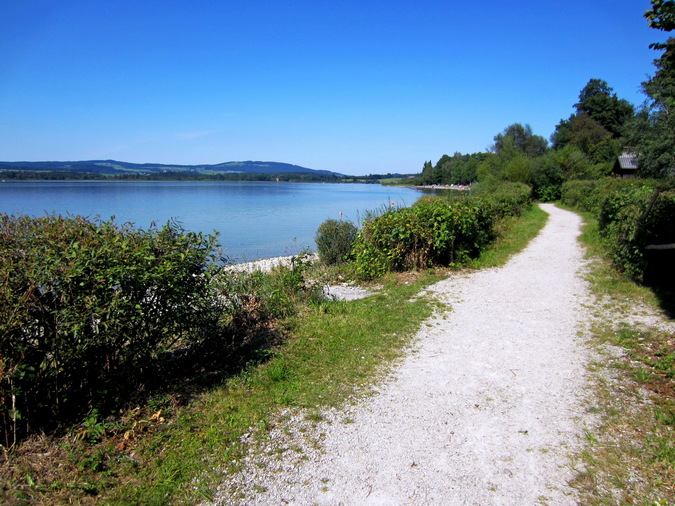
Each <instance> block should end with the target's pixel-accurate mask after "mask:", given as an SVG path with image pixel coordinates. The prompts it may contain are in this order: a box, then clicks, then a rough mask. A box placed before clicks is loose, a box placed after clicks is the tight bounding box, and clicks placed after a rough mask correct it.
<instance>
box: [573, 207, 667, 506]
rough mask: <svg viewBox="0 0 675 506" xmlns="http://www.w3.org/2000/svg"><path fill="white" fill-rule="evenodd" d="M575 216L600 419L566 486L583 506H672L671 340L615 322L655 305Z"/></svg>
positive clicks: (590, 225)
mask: <svg viewBox="0 0 675 506" xmlns="http://www.w3.org/2000/svg"><path fill="white" fill-rule="evenodd" d="M582 216H583V218H584V221H585V226H584V230H583V234H582V236H581V241H582V243H583V244H584V245H585V246H586V249H587V255H588V257H589V258H590V259H591V260H592V263H591V268H590V270H589V272H588V275H587V279H588V280H589V282H590V286H591V290H592V291H593V294H594V295H595V296H596V298H597V301H598V302H599V303H600V304H599V305H597V306H596V307H595V312H596V321H595V323H594V325H593V327H592V331H591V335H590V343H591V345H593V346H594V347H595V348H596V350H598V352H599V353H600V355H599V359H597V360H596V361H595V362H594V363H593V364H592V366H591V368H590V370H591V371H592V372H591V374H592V379H593V382H594V392H593V395H594V401H593V403H592V405H590V406H589V407H588V408H587V409H588V411H589V412H592V413H596V414H598V415H599V417H600V420H599V425H598V426H597V427H595V428H594V429H593V436H594V437H593V439H592V440H590V439H589V440H588V444H587V445H586V448H585V449H584V451H583V452H581V453H580V454H579V455H578V456H577V457H578V459H579V461H580V462H581V464H582V466H581V469H583V470H581V471H580V472H579V473H578V475H577V477H576V478H575V480H574V481H573V483H572V484H573V486H575V487H576V488H577V490H578V491H579V493H580V494H581V502H582V503H583V504H597V505H605V504H653V505H660V504H664V505H665V504H675V425H674V424H673V422H674V421H675V395H674V394H675V368H674V365H673V364H674V363H675V339H674V338H673V335H672V333H668V332H666V331H663V330H660V329H659V328H656V327H652V326H650V325H646V324H639V323H630V322H625V321H624V322H622V321H621V320H623V319H625V317H626V316H638V317H639V316H640V315H641V314H642V313H644V312H645V311H647V310H649V311H650V312H653V313H658V310H659V303H660V302H662V299H660V298H659V297H657V295H656V294H655V293H654V292H653V291H652V290H651V289H650V288H649V287H647V286H642V285H638V284H636V283H634V282H633V281H631V280H630V279H628V278H627V277H625V276H623V275H621V274H620V273H619V272H617V271H616V269H614V268H613V267H612V266H611V264H610V262H609V261H608V260H607V259H606V256H605V250H604V248H603V245H602V241H601V239H600V236H599V235H598V231H597V223H596V221H595V219H594V218H593V217H592V216H590V215H588V214H582ZM606 345H610V346H614V347H619V348H620V349H622V350H623V354H622V355H617V354H616V353H608V352H607V351H605V346H606Z"/></svg>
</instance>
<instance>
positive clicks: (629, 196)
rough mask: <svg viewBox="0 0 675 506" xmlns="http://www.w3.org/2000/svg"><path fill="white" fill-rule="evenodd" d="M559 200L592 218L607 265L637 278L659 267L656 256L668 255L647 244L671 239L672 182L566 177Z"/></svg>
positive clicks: (674, 222)
mask: <svg viewBox="0 0 675 506" xmlns="http://www.w3.org/2000/svg"><path fill="white" fill-rule="evenodd" d="M562 202H563V203H564V204H567V205H570V206H574V207H576V208H578V209H581V210H583V211H588V212H591V213H592V214H593V215H594V216H596V217H597V219H598V231H599V233H600V236H601V237H602V239H603V241H604V243H605V245H606V247H607V248H608V251H609V254H610V256H611V258H612V261H613V263H614V264H615V266H616V267H617V268H618V269H620V270H621V271H623V272H626V273H627V274H628V275H630V276H631V277H632V278H634V279H635V280H637V281H643V280H644V279H645V276H646V274H647V273H650V272H654V271H655V270H658V269H660V268H661V266H660V265H658V264H660V263H661V257H662V256H664V255H668V253H658V251H659V250H649V249H647V247H648V246H649V245H654V244H657V245H663V244H672V243H675V219H673V218H674V217H675V185H674V184H673V182H672V181H658V182H657V181H652V180H643V179H616V178H607V179H603V180H595V181H570V182H567V183H565V184H564V185H563V195H562ZM651 251H653V252H651ZM654 273H655V275H657V276H659V275H660V274H659V273H657V272H654ZM661 274H668V272H667V271H666V272H662V273H661Z"/></svg>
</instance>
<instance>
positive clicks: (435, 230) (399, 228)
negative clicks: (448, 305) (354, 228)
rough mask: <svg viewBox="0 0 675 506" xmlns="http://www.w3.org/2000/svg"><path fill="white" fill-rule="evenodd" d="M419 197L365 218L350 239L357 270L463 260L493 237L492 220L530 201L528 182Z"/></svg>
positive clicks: (372, 273) (372, 272)
mask: <svg viewBox="0 0 675 506" xmlns="http://www.w3.org/2000/svg"><path fill="white" fill-rule="evenodd" d="M487 195H488V194H487V193H485V195H484V196H471V197H465V198H459V199H452V200H450V199H443V198H423V199H421V200H419V201H418V202H417V203H415V204H414V205H413V206H411V207H408V208H402V209H395V210H391V211H389V212H385V213H384V214H382V215H380V216H376V217H372V218H370V219H368V220H366V221H365V223H364V224H363V228H362V229H361V230H360V231H359V234H358V237H357V239H356V242H355V245H354V254H355V265H356V271H357V273H358V275H359V276H361V277H363V278H366V279H372V278H377V277H379V276H381V275H383V274H384V273H386V272H388V271H403V270H409V269H422V268H427V267H431V266H436V265H438V266H449V265H455V264H461V263H463V262H465V261H466V260H468V259H469V258H474V257H476V256H477V255H478V254H479V253H480V251H481V250H482V249H483V248H484V247H485V246H486V245H487V244H488V243H489V242H490V241H492V240H493V239H494V236H495V232H494V230H495V224H496V222H497V221H498V220H499V219H501V218H503V217H505V216H510V215H516V214H518V213H520V211H521V209H522V208H523V207H524V206H525V205H528V204H529V203H530V202H531V200H530V199H531V196H530V188H529V187H527V186H526V185H521V184H517V183H512V184H507V185H505V186H504V187H503V188H502V189H501V191H497V192H493V193H491V194H490V195H491V196H487Z"/></svg>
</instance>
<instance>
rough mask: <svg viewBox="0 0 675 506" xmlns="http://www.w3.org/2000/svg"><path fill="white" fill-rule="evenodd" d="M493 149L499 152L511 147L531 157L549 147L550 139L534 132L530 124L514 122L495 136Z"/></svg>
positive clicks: (544, 151) (538, 154) (540, 153)
mask: <svg viewBox="0 0 675 506" xmlns="http://www.w3.org/2000/svg"><path fill="white" fill-rule="evenodd" d="M494 141H495V143H494V146H493V151H494V152H495V153H497V154H499V153H502V152H504V151H506V150H509V149H514V150H515V151H517V152H519V153H521V154H523V155H525V156H529V157H536V156H541V155H543V154H544V153H546V150H547V149H548V141H547V140H546V139H545V138H544V137H542V136H541V135H535V134H534V133H532V127H531V126H530V125H527V124H526V125H521V124H520V123H514V124H513V125H509V126H508V127H506V128H505V129H504V131H503V132H502V133H500V134H497V135H495V137H494Z"/></svg>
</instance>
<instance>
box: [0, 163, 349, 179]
mask: <svg viewBox="0 0 675 506" xmlns="http://www.w3.org/2000/svg"><path fill="white" fill-rule="evenodd" d="M2 171H21V172H26V171H31V172H59V173H74V174H82V173H87V174H101V175H111V176H112V175H117V176H120V175H125V174H144V175H152V174H165V173H168V172H171V173H188V174H204V175H214V174H303V175H312V176H329V177H332V176H341V175H342V174H338V173H335V172H331V171H328V170H314V169H308V168H306V167H300V166H299V165H292V164H290V163H280V162H254V161H246V162H225V163H218V164H205V165H168V164H160V163H129V162H120V161H117V160H88V161H76V162H0V172H2Z"/></svg>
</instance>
